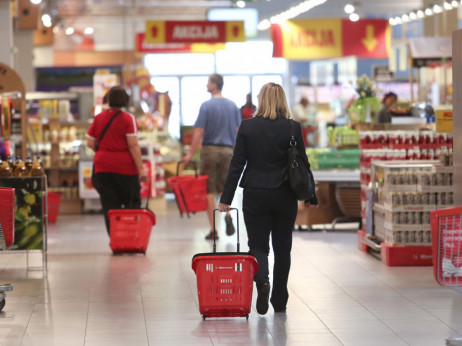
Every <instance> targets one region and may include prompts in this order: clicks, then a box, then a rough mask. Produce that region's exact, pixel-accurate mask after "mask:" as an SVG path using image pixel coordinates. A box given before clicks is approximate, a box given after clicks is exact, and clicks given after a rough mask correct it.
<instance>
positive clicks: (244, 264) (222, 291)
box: [192, 208, 258, 320]
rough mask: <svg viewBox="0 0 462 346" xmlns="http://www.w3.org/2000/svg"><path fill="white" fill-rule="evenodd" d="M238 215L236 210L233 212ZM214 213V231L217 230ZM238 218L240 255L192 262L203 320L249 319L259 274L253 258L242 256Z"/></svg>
mask: <svg viewBox="0 0 462 346" xmlns="http://www.w3.org/2000/svg"><path fill="white" fill-rule="evenodd" d="M231 209H233V210H235V211H236V214H238V213H237V209H235V208H231ZM216 211H218V209H215V210H214V212H213V231H214V234H216V229H215V212H216ZM239 246H240V244H239V214H238V215H237V252H222V253H217V252H216V242H215V238H214V239H213V253H202V254H197V255H195V256H194V257H193V260H192V269H193V270H194V272H195V273H196V277H197V294H198V297H199V311H200V313H201V315H202V318H203V319H204V320H205V319H206V318H207V317H243V316H245V317H246V318H247V319H248V318H249V313H250V308H251V303H252V291H253V277H254V275H255V273H256V272H257V270H258V263H257V260H256V258H255V257H254V256H252V255H250V254H248V253H242V252H239Z"/></svg>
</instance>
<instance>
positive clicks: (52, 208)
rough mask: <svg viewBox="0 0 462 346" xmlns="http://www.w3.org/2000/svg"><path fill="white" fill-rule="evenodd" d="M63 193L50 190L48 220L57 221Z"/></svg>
mask: <svg viewBox="0 0 462 346" xmlns="http://www.w3.org/2000/svg"><path fill="white" fill-rule="evenodd" d="M62 195H63V194H62V193H58V192H54V191H48V222H56V220H57V219H58V214H59V205H60V203H61V196H62Z"/></svg>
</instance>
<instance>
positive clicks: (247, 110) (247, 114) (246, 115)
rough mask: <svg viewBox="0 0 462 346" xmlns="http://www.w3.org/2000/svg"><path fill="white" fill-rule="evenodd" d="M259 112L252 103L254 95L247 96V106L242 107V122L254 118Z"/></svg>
mask: <svg viewBox="0 0 462 346" xmlns="http://www.w3.org/2000/svg"><path fill="white" fill-rule="evenodd" d="M256 110H257V107H255V105H254V104H253V103H252V94H247V101H246V103H245V105H243V106H242V107H241V116H242V120H247V119H250V118H252V116H253V113H255V111H256Z"/></svg>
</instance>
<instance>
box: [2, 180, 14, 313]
mask: <svg viewBox="0 0 462 346" xmlns="http://www.w3.org/2000/svg"><path fill="white" fill-rule="evenodd" d="M0 204H1V206H2V207H1V208H0V251H2V250H6V249H7V248H8V247H10V246H11V245H13V243H14V189H13V188H6V187H0ZM12 290H13V286H12V285H10V284H0V311H2V310H3V308H4V307H5V303H6V301H5V296H6V292H7V291H12Z"/></svg>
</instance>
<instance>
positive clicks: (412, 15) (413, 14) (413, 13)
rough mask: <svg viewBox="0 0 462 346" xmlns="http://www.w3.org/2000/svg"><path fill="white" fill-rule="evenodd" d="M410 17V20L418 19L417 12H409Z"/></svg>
mask: <svg viewBox="0 0 462 346" xmlns="http://www.w3.org/2000/svg"><path fill="white" fill-rule="evenodd" d="M409 19H410V20H416V19H417V14H416V13H415V12H411V13H409Z"/></svg>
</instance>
